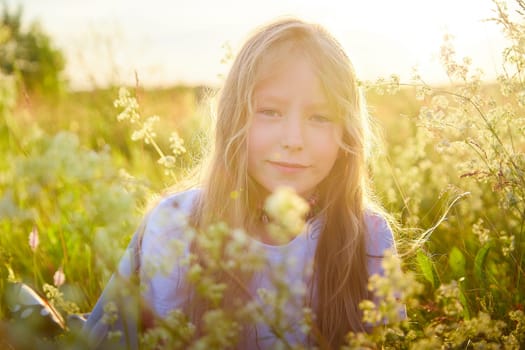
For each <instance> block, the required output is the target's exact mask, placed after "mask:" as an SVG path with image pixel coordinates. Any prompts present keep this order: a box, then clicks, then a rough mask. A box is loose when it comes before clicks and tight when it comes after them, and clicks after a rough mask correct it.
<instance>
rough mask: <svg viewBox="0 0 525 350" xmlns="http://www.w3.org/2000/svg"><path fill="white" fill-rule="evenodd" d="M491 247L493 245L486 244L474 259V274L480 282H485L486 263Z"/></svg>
mask: <svg viewBox="0 0 525 350" xmlns="http://www.w3.org/2000/svg"><path fill="white" fill-rule="evenodd" d="M491 247H492V245H491V244H490V243H487V244H485V245H484V246H483V247H481V248H480V250H478V253H477V254H476V258H475V259H474V274H475V276H476V278H477V279H478V281H479V282H484V281H485V263H486V261H487V254H488V253H489V250H490V248H491Z"/></svg>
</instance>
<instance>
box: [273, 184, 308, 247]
mask: <svg viewBox="0 0 525 350" xmlns="http://www.w3.org/2000/svg"><path fill="white" fill-rule="evenodd" d="M264 209H265V211H266V213H267V214H268V215H269V216H270V218H271V219H272V220H273V221H274V223H272V224H271V226H270V232H272V234H273V235H274V236H276V237H275V238H281V239H282V238H283V237H282V234H285V235H287V234H288V235H296V234H298V233H299V232H301V231H302V230H303V228H304V216H305V215H306V213H307V212H308V209H309V207H308V203H307V202H306V201H305V200H304V199H303V198H301V197H300V196H298V195H297V194H296V193H295V191H294V190H293V189H292V188H289V187H280V188H278V189H277V190H276V191H275V192H274V193H273V194H272V195H271V196H270V197H268V199H267V200H266V203H265V205H264Z"/></svg>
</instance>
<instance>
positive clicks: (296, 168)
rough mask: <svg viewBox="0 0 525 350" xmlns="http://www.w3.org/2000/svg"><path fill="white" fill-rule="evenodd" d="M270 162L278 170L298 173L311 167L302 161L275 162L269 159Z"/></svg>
mask: <svg viewBox="0 0 525 350" xmlns="http://www.w3.org/2000/svg"><path fill="white" fill-rule="evenodd" d="M268 163H270V164H271V165H272V166H274V167H275V168H276V169H277V170H279V171H281V172H284V173H297V172H300V171H303V170H305V169H308V168H309V167H310V166H309V165H304V164H300V163H288V162H274V161H271V160H269V161H268Z"/></svg>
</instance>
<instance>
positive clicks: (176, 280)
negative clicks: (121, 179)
mask: <svg viewBox="0 0 525 350" xmlns="http://www.w3.org/2000/svg"><path fill="white" fill-rule="evenodd" d="M191 193H195V192H190V194H191ZM192 197H194V196H190V195H186V194H178V195H174V196H172V197H168V198H165V199H164V200H162V201H161V202H160V203H159V204H158V205H157V206H156V207H155V208H154V209H153V210H152V211H151V212H150V213H149V214H148V215H147V216H146V218H145V219H144V221H143V223H142V224H141V226H140V227H139V228H138V230H137V231H136V232H135V234H134V235H133V238H132V240H131V242H130V243H129V245H128V247H127V249H126V251H125V253H124V255H123V257H122V259H121V260H120V263H119V266H118V270H117V271H116V272H115V273H114V274H113V276H112V277H111V279H110V280H109V282H108V284H107V285H106V287H105V289H104V291H103V292H102V294H101V296H100V297H99V299H98V301H97V303H96V304H95V307H94V308H93V310H92V312H91V313H90V315H89V317H88V319H87V321H86V323H85V325H84V327H83V333H84V335H85V336H86V337H87V341H88V347H89V348H90V349H115V348H125V349H138V345H139V341H138V333H139V327H141V325H142V321H143V320H141V316H143V315H142V313H143V312H144V311H148V312H149V311H153V312H154V313H156V314H157V315H159V316H161V317H162V316H165V315H166V313H167V312H168V311H170V310H173V309H175V308H177V307H178V306H180V305H181V304H182V303H183V302H184V301H185V300H186V297H187V295H188V293H187V290H186V289H187V287H186V286H185V284H184V283H182V282H183V278H182V277H183V276H185V273H184V267H183V266H182V264H181V261H182V260H181V259H182V258H183V256H184V255H187V254H188V251H189V244H187V242H188V235H186V233H187V232H188V230H186V229H185V228H187V226H188V225H187V218H188V214H187V213H188V212H189V210H188V208H189V207H190V205H191V200H190V199H191V198H192ZM190 236H191V235H190ZM146 315H147V313H146ZM146 321H148V320H146Z"/></svg>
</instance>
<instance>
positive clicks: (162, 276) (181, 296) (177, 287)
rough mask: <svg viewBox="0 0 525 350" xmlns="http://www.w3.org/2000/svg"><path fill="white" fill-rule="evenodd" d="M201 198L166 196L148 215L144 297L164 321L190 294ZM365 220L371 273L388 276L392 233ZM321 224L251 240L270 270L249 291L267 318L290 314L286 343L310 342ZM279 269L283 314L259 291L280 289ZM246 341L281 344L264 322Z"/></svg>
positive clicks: (253, 345)
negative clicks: (308, 300) (304, 327)
mask: <svg viewBox="0 0 525 350" xmlns="http://www.w3.org/2000/svg"><path fill="white" fill-rule="evenodd" d="M198 194H199V190H190V191H186V192H182V193H178V194H175V195H172V196H170V197H167V198H165V199H164V200H162V201H161V202H160V203H159V204H158V205H157V206H156V207H155V209H153V211H152V212H151V213H150V215H149V217H148V221H147V224H146V229H145V232H144V236H143V240H142V245H141V269H140V281H141V289H142V295H143V298H144V299H145V301H147V302H148V303H149V304H150V306H151V307H152V308H153V310H154V311H155V312H156V313H157V314H158V315H159V316H160V317H164V316H166V315H167V314H168V313H169V312H170V311H172V310H175V309H180V308H182V307H183V305H184V304H185V303H186V301H187V299H188V297H189V294H190V289H189V287H188V283H187V282H186V281H185V276H186V272H187V265H186V264H185V263H184V260H185V258H187V257H188V254H189V242H190V241H191V239H192V237H193V232H192V230H191V229H189V228H188V225H187V216H188V214H189V212H190V211H191V208H192V204H193V201H194V199H195V198H196V197H197V196H198ZM365 220H366V224H367V226H368V230H369V231H368V241H367V253H368V261H367V264H368V272H369V275H373V274H383V270H382V267H381V262H382V256H383V255H384V251H385V250H386V249H391V250H393V251H394V252H395V244H394V239H393V236H392V231H391V230H390V228H389V226H388V224H387V222H386V221H385V220H384V219H383V218H382V217H380V216H378V215H366V217H365ZM321 225H322V222H321V220H320V219H317V220H312V221H311V222H309V223H308V224H307V226H306V228H305V230H304V231H303V232H301V233H300V234H299V235H298V236H296V237H295V238H294V239H293V240H291V241H290V242H289V243H287V244H285V245H280V246H275V245H269V244H265V243H262V242H260V241H257V240H255V239H253V238H250V237H248V239H249V243H250V247H251V248H253V249H254V250H255V251H258V252H260V253H261V254H263V255H264V257H265V264H264V266H265V267H264V268H262V269H261V270H259V271H257V272H256V273H255V274H254V275H253V279H252V282H251V284H250V286H249V290H250V291H251V293H252V295H254V296H255V298H254V299H255V300H254V302H262V304H261V305H264V306H263V308H264V309H265V311H264V313H265V315H266V317H269V318H270V319H271V318H272V317H276V316H275V315H279V314H283V315H285V316H284V319H281V320H280V323H281V324H286V325H289V326H290V331H289V332H287V333H286V339H287V341H288V342H289V343H291V344H301V343H304V342H305V341H306V335H305V334H304V333H303V332H302V331H301V329H300V323H299V320H301V318H302V314H301V310H302V308H303V301H304V295H305V293H307V290H308V288H307V286H308V285H309V283H310V281H311V271H312V268H311V267H312V263H313V259H314V256H315V249H316V245H317V240H318V235H319V232H320V228H321ZM275 271H282V273H281V275H280V276H281V277H280V278H281V279H282V280H283V281H285V282H286V284H287V285H288V286H289V292H290V297H289V298H288V300H287V303H286V305H284V310H281V311H283V312H282V313H279V312H275V309H273V310H272V306H271V305H268V304H266V303H264V302H263V299H264V298H263V299H261V298H260V294H259V293H260V290H266V291H269V292H270V293H271V292H272V291H275V287H274V282H273V281H274V277H273V276H274V272H275ZM263 293H264V292H263ZM247 338H248V340H247V341H248V344H243V348H246V349H259V348H260V349H270V348H275V347H276V346H277V343H278V342H279V339H277V338H276V337H275V336H274V334H273V333H272V332H271V330H270V329H269V327H268V326H267V325H266V324H265V323H263V322H261V323H258V324H257V325H256V326H254V327H253V329H252V330H251V331H250V334H249V336H248V337H247Z"/></svg>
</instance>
